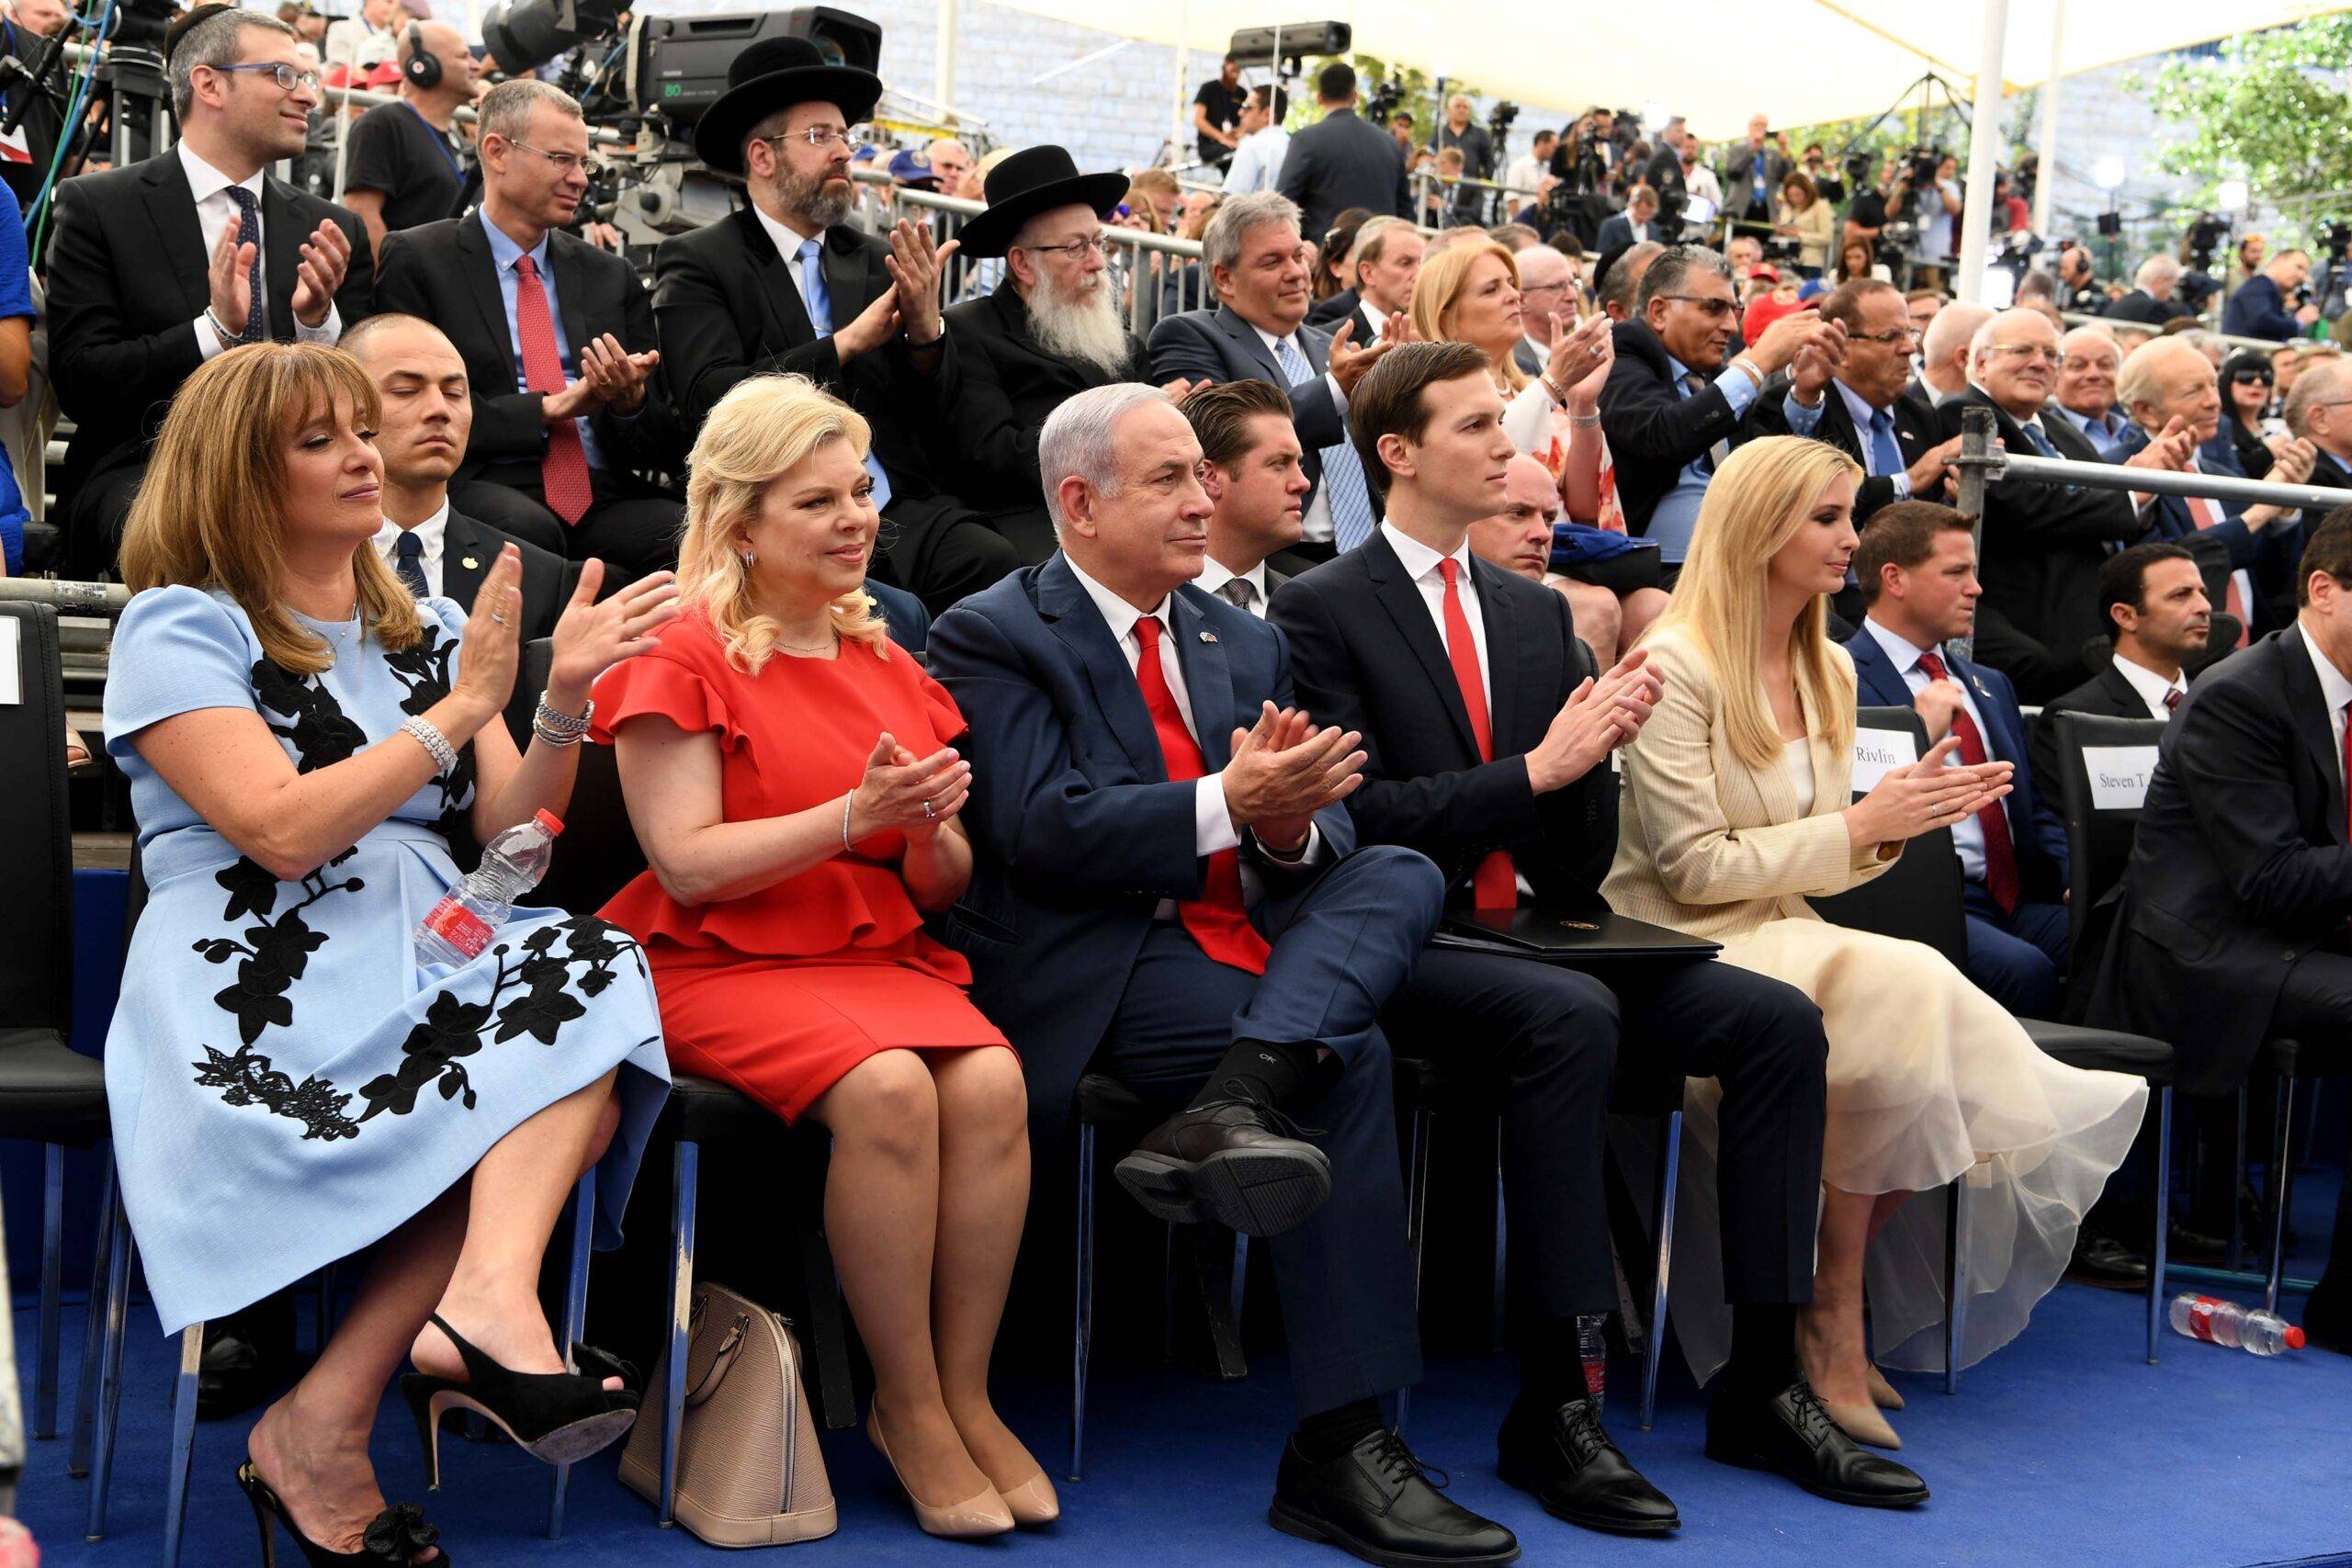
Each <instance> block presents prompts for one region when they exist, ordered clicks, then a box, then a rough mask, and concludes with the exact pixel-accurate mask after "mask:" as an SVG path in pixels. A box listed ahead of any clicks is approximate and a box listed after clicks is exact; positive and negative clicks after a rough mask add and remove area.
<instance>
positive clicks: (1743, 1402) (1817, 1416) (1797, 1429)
mask: <svg viewBox="0 0 2352 1568" xmlns="http://www.w3.org/2000/svg"><path fill="white" fill-rule="evenodd" d="M1707 1457H1708V1458H1709V1459H1711V1460H1715V1461H1720V1462H1721V1463H1724V1464H1736V1465H1741V1466H1744V1467H1746V1468H1747V1469H1749V1470H1769V1471H1772V1472H1776V1473H1778V1474H1781V1475H1784V1476H1786V1477H1788V1478H1789V1479H1790V1480H1791V1481H1793V1482H1795V1483H1797V1484H1798V1485H1800V1486H1802V1487H1804V1489H1805V1490H1806V1491H1808V1492H1810V1493H1812V1494H1813V1495H1815V1496H1816V1497H1826V1498H1828V1499H1829V1500H1830V1501H1831V1502H1833V1503H1851V1504H1853V1505H1855V1506H1858V1507H1863V1508H1909V1507H1916V1506H1917V1505H1919V1504H1921V1503H1924V1502H1926V1501H1927V1500H1928V1483H1926V1482H1924V1481H1922V1480H1920V1479H1919V1478H1918V1476H1917V1475H1915V1474H1913V1473H1912V1472H1910V1471H1909V1470H1907V1469H1905V1467H1904V1466H1902V1465H1899V1464H1897V1463H1895V1462H1894V1461H1893V1460H1891V1459H1881V1458H1880V1457H1879V1456H1878V1455H1876V1454H1874V1453H1871V1452H1870V1451H1869V1450H1866V1449H1864V1448H1862V1447H1861V1446H1860V1444H1858V1443H1856V1442H1855V1441H1854V1439H1853V1438H1849V1437H1848V1436H1846V1434H1845V1433H1844V1432H1842V1431H1840V1430H1838V1424H1837V1423H1836V1422H1834V1421H1832V1420H1831V1419H1830V1418H1829V1412H1827V1411H1826V1410H1824V1409H1823V1408H1822V1407H1821V1400H1820V1399H1819V1397H1818V1396H1816V1395H1815V1393H1814V1392H1813V1388H1812V1385H1811V1384H1809V1383H1807V1382H1805V1381H1804V1379H1802V1378H1800V1379H1798V1380H1797V1381H1796V1382H1792V1383H1791V1384H1790V1385H1789V1386H1788V1387H1786V1388H1784V1389H1782V1390H1781V1392H1780V1393H1776V1394H1774V1395H1773V1396H1772V1397H1771V1398H1770V1399H1757V1398H1754V1397H1752V1396H1742V1395H1739V1394H1735V1393H1732V1392H1731V1391H1729V1390H1728V1389H1726V1390H1725V1391H1724V1392H1723V1393H1719V1394H1717V1395H1715V1398H1714V1403H1713V1404H1710V1405H1708V1406H1707Z"/></svg>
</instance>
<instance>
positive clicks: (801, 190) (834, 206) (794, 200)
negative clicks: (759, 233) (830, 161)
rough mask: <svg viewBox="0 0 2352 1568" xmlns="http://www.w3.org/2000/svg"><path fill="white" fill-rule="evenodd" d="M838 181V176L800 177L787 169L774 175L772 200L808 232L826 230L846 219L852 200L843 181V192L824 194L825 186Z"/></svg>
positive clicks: (847, 186)
mask: <svg viewBox="0 0 2352 1568" xmlns="http://www.w3.org/2000/svg"><path fill="white" fill-rule="evenodd" d="M840 178H841V176H840V175H832V174H820V175H806V176H804V175H797V174H794V173H793V172H792V171H790V170H788V169H779V170H778V171H777V172H776V192H775V193H776V198H777V200H778V201H779V202H780V203H781V204H782V206H783V208H784V209H785V210H786V212H789V213H790V214H792V216H793V217H795V218H797V219H798V220H800V221H801V222H803V223H805V224H807V225H808V226H809V228H811V229H830V228H831V227H832V226H833V225H834V224H836V223H839V222H840V221H841V220H842V219H844V218H847V217H848V216H849V209H850V203H851V202H853V201H854V200H855V199H856V192H855V189H854V187H852V186H850V184H849V182H848V181H847V180H842V187H843V188H842V190H841V191H840V192H838V193H836V194H833V195H827V194H826V192H825V186H826V185H827V184H828V183H830V182H831V181H833V180H836V179H840Z"/></svg>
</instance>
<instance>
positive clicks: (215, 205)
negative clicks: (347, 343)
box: [177, 141, 343, 360]
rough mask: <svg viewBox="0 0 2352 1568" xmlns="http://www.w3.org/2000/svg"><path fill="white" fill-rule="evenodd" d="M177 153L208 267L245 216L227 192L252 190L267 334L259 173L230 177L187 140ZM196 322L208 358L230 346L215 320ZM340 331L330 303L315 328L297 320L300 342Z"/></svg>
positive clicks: (258, 311) (200, 348) (265, 238)
mask: <svg viewBox="0 0 2352 1568" xmlns="http://www.w3.org/2000/svg"><path fill="white" fill-rule="evenodd" d="M177 151H178V152H179V155H180V167H181V168H182V169H183V170H185V171H186V172H187V188H188V194H189V195H190V196H192V197H195V198H196V226H197V229H198V231H199V232H201V233H202V234H203V236H204V265H206V267H208V268H209V267H210V266H211V265H212V250H213V247H214V246H216V245H218V244H219V243H220V236H221V235H223V234H225V233H227V232H229V231H231V230H232V229H234V228H235V227H236V226H237V224H238V222H239V221H240V220H242V219H243V213H241V212H240V211H238V209H237V198H236V197H233V196H231V195H230V194H229V187H230V186H236V185H242V186H244V187H245V189H247V190H249V191H251V192H252V193H253V197H254V228H256V229H257V230H259V231H260V232H261V268H262V287H263V290H264V293H265V298H263V299H256V300H254V304H253V313H254V317H255V318H257V319H258V320H259V321H260V322H261V335H262V336H263V337H265V338H266V337H267V336H268V335H269V301H268V299H267V298H266V293H267V289H268V286H269V220H268V219H267V217H266V215H265V214H264V213H263V212H262V175H261V171H260V170H258V169H256V170H254V173H253V175H252V177H251V178H249V179H243V180H232V179H231V178H230V177H229V176H228V175H224V174H222V173H221V172H220V170H218V169H216V168H214V167H213V166H212V165H211V164H208V163H206V162H205V161H204V160H203V159H201V158H199V157H198V156H197V155H196V154H195V153H193V152H189V151H188V149H187V142H185V141H183V142H181V143H179V145H178V149H177ZM302 238H304V239H306V240H307V239H309V238H310V236H309V235H308V234H305V235H303V236H302ZM194 325H195V328H196V351H197V353H198V354H200V355H203V356H204V357H205V358H206V359H208V360H209V359H210V358H211V357H212V356H213V355H217V354H220V353H222V352H223V351H224V350H225V349H226V348H227V346H228V345H227V344H223V343H222V342H221V341H220V338H219V336H217V335H216V334H215V333H213V331H212V323H210V322H209V321H206V320H205V319H204V317H203V316H202V315H201V314H199V315H198V317H197V318H196V321H195V323H194ZM342 335H343V317H342V316H341V315H340V314H339V313H338V312H337V311H336V310H335V307H334V303H333V302H332V301H330V302H329V303H328V305H327V319H326V320H325V321H322V322H320V323H319V324H318V325H317V326H315V327H306V326H304V325H303V324H302V323H301V322H300V321H296V322H295V323H294V341H295V342H296V343H324V344H332V343H334V341H335V339H337V338H339V337H341V336H342Z"/></svg>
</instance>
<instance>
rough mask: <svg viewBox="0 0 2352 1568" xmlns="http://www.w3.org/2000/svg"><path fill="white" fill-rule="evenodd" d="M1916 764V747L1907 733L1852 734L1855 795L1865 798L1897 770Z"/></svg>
mask: <svg viewBox="0 0 2352 1568" xmlns="http://www.w3.org/2000/svg"><path fill="white" fill-rule="evenodd" d="M1918 760H1919V744H1918V742H1917V740H1916V739H1914V738H1913V737H1912V734H1911V732H1910V731H1909V730H1907V729H1857V730H1856V731H1854V793H1855V794H1856V795H1868V794H1870V792H1871V790H1873V789H1875V788H1877V787H1878V781H1879V780H1881V779H1883V778H1884V777H1886V775H1887V774H1888V773H1891V772H1893V771H1894V769H1896V768H1907V767H1909V766H1910V765H1911V764H1912V763H1914V762H1916V761H1918Z"/></svg>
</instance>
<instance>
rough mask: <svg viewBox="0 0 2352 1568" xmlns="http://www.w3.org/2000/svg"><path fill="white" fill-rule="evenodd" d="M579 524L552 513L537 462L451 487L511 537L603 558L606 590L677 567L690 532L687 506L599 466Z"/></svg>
mask: <svg viewBox="0 0 2352 1568" xmlns="http://www.w3.org/2000/svg"><path fill="white" fill-rule="evenodd" d="M590 478H591V479H592V481H593V483H594V491H593V494H594V499H593V500H592V501H591V502H589V504H588V510H587V511H585V512H583V513H581V514H580V521H579V522H577V523H573V524H571V525H566V524H565V523H564V521H563V520H562V519H561V518H560V517H558V516H557V515H556V514H555V513H553V512H551V511H549V510H548V504H547V492H546V491H545V490H544V489H543V488H542V487H541V485H540V481H539V468H538V465H537V464H536V463H532V464H523V463H501V464H498V465H496V466H495V467H493V468H485V469H483V470H482V471H481V473H480V474H477V475H476V476H475V477H474V478H472V479H468V480H466V481H464V482H463V483H460V484H453V485H451V486H450V487H449V503H450V504H451V505H452V506H455V507H456V508H457V509H458V511H460V512H462V513H465V514H466V515H467V516H469V517H478V518H480V519H481V521H482V522H484V523H487V524H489V525H491V526H492V527H493V528H496V529H498V530H499V531H500V532H501V533H506V534H512V535H514V536H515V537H516V538H518V539H524V540H527V541H529V542H530V543H532V544H534V545H537V546H538V547H540V548H541V549H544V550H550V551H552V552H554V553H555V554H557V555H559V556H561V557H563V558H565V559H566V560H586V559H588V558H590V557H592V556H593V557H594V558H596V559H598V560H601V561H603V562H604V563H605V586H604V593H603V594H600V595H599V597H603V596H604V594H609V593H611V592H613V590H615V589H616V588H625V587H627V586H628V584H630V583H632V582H635V581H637V580H638V579H639V578H640V577H644V576H647V575H649V574H650V573H652V572H657V571H665V570H669V569H670V568H672V567H674V566H676V565H677V564H678V540H679V538H680V536H682V535H684V532H685V526H686V509H685V507H684V504H683V503H682V502H677V501H675V500H673V499H672V498H671V497H669V496H666V495H663V494H662V492H661V491H657V490H654V489H653V488H652V487H650V486H649V485H645V484H641V483H639V481H638V480H636V479H632V478H631V477H629V476H628V475H627V474H618V473H613V472H610V471H608V470H604V469H599V470H597V471H596V472H594V474H592V475H591V476H590Z"/></svg>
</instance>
